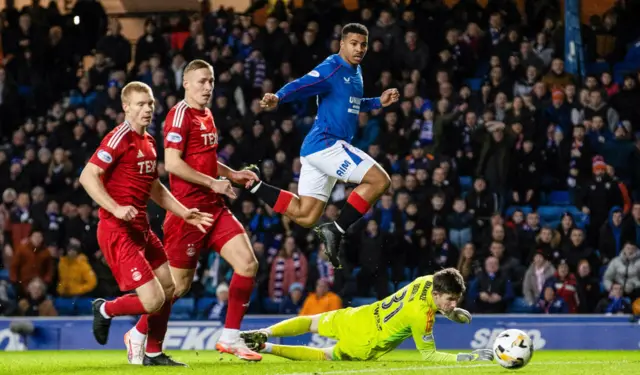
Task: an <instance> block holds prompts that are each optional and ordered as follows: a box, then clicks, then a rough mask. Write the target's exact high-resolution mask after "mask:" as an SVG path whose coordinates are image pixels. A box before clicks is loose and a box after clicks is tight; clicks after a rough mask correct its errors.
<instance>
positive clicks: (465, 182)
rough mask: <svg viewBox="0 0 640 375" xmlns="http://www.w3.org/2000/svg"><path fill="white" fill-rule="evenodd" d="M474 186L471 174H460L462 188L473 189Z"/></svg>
mask: <svg viewBox="0 0 640 375" xmlns="http://www.w3.org/2000/svg"><path fill="white" fill-rule="evenodd" d="M472 187H473V178H471V177H470V176H460V189H461V190H462V191H464V192H467V191H469V190H471V188H472Z"/></svg>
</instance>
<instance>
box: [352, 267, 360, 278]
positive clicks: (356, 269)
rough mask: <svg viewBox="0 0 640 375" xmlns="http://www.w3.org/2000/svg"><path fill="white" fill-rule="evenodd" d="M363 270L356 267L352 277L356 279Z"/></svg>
mask: <svg viewBox="0 0 640 375" xmlns="http://www.w3.org/2000/svg"><path fill="white" fill-rule="evenodd" d="M361 270H362V268H360V267H355V268H354V269H353V271H351V277H356V276H358V274H359V273H360V271H361Z"/></svg>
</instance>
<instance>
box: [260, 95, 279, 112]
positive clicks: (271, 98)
mask: <svg viewBox="0 0 640 375" xmlns="http://www.w3.org/2000/svg"><path fill="white" fill-rule="evenodd" d="M279 101H280V99H278V97H277V96H276V95H275V94H269V93H267V94H264V96H263V97H262V100H260V107H262V108H266V109H272V108H275V107H277V106H278V102H279Z"/></svg>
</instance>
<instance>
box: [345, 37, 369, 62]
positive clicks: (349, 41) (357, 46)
mask: <svg viewBox="0 0 640 375" xmlns="http://www.w3.org/2000/svg"><path fill="white" fill-rule="evenodd" d="M368 47H369V44H368V38H367V36H366V35H362V34H356V33H349V34H347V35H346V36H345V37H344V38H342V40H341V41H340V54H341V55H342V57H343V58H344V59H345V60H347V62H348V63H349V64H351V65H358V64H360V63H361V62H362V59H364V55H366V54H367V49H368Z"/></svg>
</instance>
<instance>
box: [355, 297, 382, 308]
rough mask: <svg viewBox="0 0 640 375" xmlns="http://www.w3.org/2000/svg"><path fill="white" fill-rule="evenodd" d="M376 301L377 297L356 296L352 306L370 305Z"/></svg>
mask: <svg viewBox="0 0 640 375" xmlns="http://www.w3.org/2000/svg"><path fill="white" fill-rule="evenodd" d="M374 302H376V299H375V298H373V297H355V298H354V299H352V300H351V307H358V306H364V305H369V304H372V303H374Z"/></svg>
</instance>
